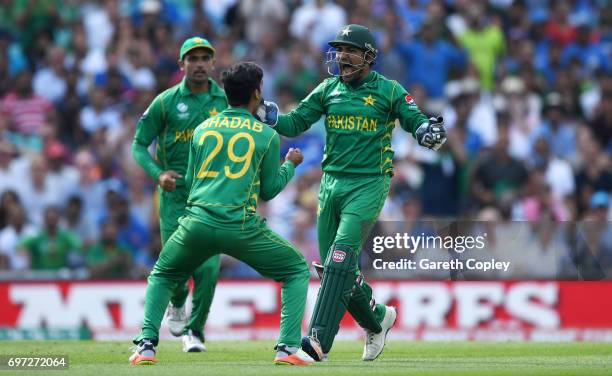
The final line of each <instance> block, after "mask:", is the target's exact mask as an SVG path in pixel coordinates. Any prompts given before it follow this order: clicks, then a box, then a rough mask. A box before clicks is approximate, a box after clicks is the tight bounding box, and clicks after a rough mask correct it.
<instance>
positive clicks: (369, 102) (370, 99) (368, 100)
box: [363, 94, 375, 106]
mask: <svg viewBox="0 0 612 376" xmlns="http://www.w3.org/2000/svg"><path fill="white" fill-rule="evenodd" d="M363 100H364V102H365V105H366V106H373V105H374V101H375V99H374V98H373V97H372V94H370V95H368V96H367V97H363Z"/></svg>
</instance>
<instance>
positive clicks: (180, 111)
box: [132, 78, 227, 186]
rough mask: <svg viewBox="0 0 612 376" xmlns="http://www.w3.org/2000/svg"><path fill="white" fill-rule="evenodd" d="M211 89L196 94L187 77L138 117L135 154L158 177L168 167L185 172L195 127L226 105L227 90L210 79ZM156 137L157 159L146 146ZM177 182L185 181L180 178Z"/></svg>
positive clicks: (136, 158) (134, 143) (182, 182)
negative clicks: (186, 79) (188, 84)
mask: <svg viewBox="0 0 612 376" xmlns="http://www.w3.org/2000/svg"><path fill="white" fill-rule="evenodd" d="M208 81H209V83H210V90H209V91H208V92H206V93H200V94H194V93H192V92H191V90H189V87H188V86H187V84H186V82H185V79H183V81H182V82H181V83H179V84H177V85H175V86H173V87H171V88H169V89H168V90H166V91H164V92H163V93H161V94H159V95H158V96H157V97H156V98H155V99H154V100H153V102H151V105H150V106H149V108H148V109H147V110H146V111H145V112H144V114H143V115H142V116H141V117H140V120H138V124H137V126H136V133H135V135H134V142H133V144H132V154H133V155H134V159H135V160H136V161H137V162H138V164H140V165H141V166H142V167H143V168H144V169H145V171H146V172H147V173H148V174H149V175H150V176H151V177H152V178H153V179H155V180H157V178H158V176H159V174H161V173H162V172H163V171H166V170H174V171H176V172H178V173H179V174H181V175H182V176H185V171H186V169H187V159H188V158H189V142H190V140H191V135H192V134H193V130H194V129H195V128H196V127H197V126H198V125H199V124H200V123H202V122H203V121H204V120H206V119H208V118H209V117H211V116H215V115H217V114H218V113H219V112H221V111H223V110H224V109H225V108H227V99H226V97H225V93H224V92H223V90H221V88H219V86H218V85H217V84H216V83H215V82H214V81H213V80H212V79H210V78H209V79H208ZM156 138H157V150H156V160H154V159H153V158H152V157H151V155H150V154H149V151H148V150H147V148H148V147H149V145H151V143H152V142H153V140H155V139H156ZM176 184H177V186H182V185H184V184H185V181H184V179H178V180H177V183H176Z"/></svg>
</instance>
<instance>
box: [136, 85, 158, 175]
mask: <svg viewBox="0 0 612 376" xmlns="http://www.w3.org/2000/svg"><path fill="white" fill-rule="evenodd" d="M162 129H163V105H162V103H161V99H160V98H159V97H157V98H155V99H154V100H153V102H152V103H151V105H150V106H149V108H147V110H146V111H145V112H144V114H142V116H141V117H140V119H139V120H138V123H137V124H136V133H135V134H134V141H133V142H132V156H133V157H134V159H135V160H136V162H138V164H139V165H140V166H141V167H142V168H143V169H144V170H145V171H146V172H147V174H149V176H151V177H152V178H153V179H155V180H157V177H158V176H159V174H161V173H162V172H163V169H162V168H161V166H160V165H159V164H158V163H157V162H156V161H155V159H153V157H152V156H151V154H150V153H149V150H148V148H149V146H150V145H151V143H152V142H153V140H155V138H157V136H158V135H159V134H160V133H161V131H162Z"/></svg>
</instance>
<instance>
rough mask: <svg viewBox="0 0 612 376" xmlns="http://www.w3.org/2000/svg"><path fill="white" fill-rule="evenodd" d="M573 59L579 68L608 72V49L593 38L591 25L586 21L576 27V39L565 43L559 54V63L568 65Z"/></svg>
mask: <svg viewBox="0 0 612 376" xmlns="http://www.w3.org/2000/svg"><path fill="white" fill-rule="evenodd" d="M589 22H590V21H589ZM606 55H607V56H606ZM573 61H577V62H578V63H579V66H580V69H581V70H588V71H590V72H596V71H597V70H602V71H604V72H610V68H611V67H610V57H609V51H606V50H605V48H604V46H603V45H602V44H601V43H599V41H597V40H595V38H594V35H593V34H592V32H591V26H590V25H589V24H588V23H587V22H585V23H583V24H582V25H580V26H579V27H578V30H577V36H576V41H575V42H572V43H570V44H569V45H567V46H566V47H565V48H564V49H563V52H562V54H561V63H562V64H563V65H564V66H568V65H570V64H571V63H572V62H573Z"/></svg>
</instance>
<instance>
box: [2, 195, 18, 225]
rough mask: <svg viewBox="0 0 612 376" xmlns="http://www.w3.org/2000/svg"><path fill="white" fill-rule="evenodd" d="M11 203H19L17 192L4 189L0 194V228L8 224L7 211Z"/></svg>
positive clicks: (9, 209)
mask: <svg viewBox="0 0 612 376" xmlns="http://www.w3.org/2000/svg"><path fill="white" fill-rule="evenodd" d="M13 205H21V201H19V196H18V195H17V192H15V191H13V190H10V189H8V190H5V191H2V192H1V194H0V230H1V229H3V228H4V227H6V226H8V224H9V212H10V211H11V207H12V206H13Z"/></svg>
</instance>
